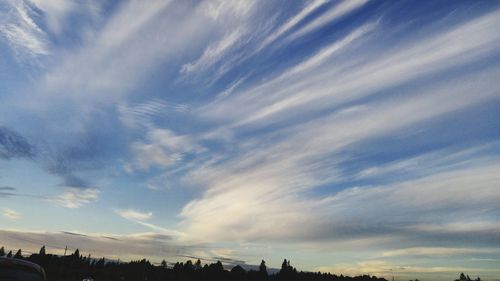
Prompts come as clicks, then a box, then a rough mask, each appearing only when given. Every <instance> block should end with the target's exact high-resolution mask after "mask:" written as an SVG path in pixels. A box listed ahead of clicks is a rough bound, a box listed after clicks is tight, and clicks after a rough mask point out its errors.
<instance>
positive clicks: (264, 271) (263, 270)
mask: <svg viewBox="0 0 500 281" xmlns="http://www.w3.org/2000/svg"><path fill="white" fill-rule="evenodd" d="M259 272H260V273H261V274H264V275H266V276H267V266H266V261H265V260H262V261H261V262H260V265H259Z"/></svg>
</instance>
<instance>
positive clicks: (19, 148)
mask: <svg viewBox="0 0 500 281" xmlns="http://www.w3.org/2000/svg"><path fill="white" fill-rule="evenodd" d="M34 154H35V149H34V147H33V146H32V145H31V144H30V143H29V142H28V141H27V140H26V139H25V138H24V137H23V136H21V135H19V134H18V133H17V132H15V131H13V130H11V129H9V128H7V127H3V126H0V159H12V158H31V157H33V156H34Z"/></svg>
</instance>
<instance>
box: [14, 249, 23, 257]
mask: <svg viewBox="0 0 500 281" xmlns="http://www.w3.org/2000/svg"><path fill="white" fill-rule="evenodd" d="M14 258H16V259H22V258H23V254H22V252H21V249H19V250H17V252H16V254H15V255H14Z"/></svg>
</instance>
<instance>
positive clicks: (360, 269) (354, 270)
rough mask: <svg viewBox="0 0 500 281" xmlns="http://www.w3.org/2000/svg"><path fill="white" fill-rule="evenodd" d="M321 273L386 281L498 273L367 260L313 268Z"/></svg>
mask: <svg viewBox="0 0 500 281" xmlns="http://www.w3.org/2000/svg"><path fill="white" fill-rule="evenodd" d="M316 270H317V271H321V272H331V273H335V274H344V275H349V276H354V275H364V274H367V275H375V276H378V277H385V278H386V279H391V278H392V277H393V276H397V277H399V278H406V277H408V276H413V278H414V277H415V275H420V276H422V275H425V274H434V275H433V276H436V275H435V274H436V273H440V274H443V273H448V274H446V275H444V276H441V278H446V277H448V278H449V277H450V275H449V274H450V273H451V274H456V275H457V276H458V274H459V273H460V272H477V273H481V276H485V275H488V276H491V275H494V274H497V273H498V272H499V271H498V270H497V269H488V268H471V267H458V266H456V267H453V266H418V265H406V264H401V263H390V262H387V261H383V260H370V261H369V260H367V261H360V262H356V263H352V264H345V263H344V264H338V265H335V266H322V267H317V268H315V271H316Z"/></svg>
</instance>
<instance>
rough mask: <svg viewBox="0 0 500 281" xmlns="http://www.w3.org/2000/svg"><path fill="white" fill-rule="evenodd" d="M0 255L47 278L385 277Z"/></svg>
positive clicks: (260, 280)
mask: <svg viewBox="0 0 500 281" xmlns="http://www.w3.org/2000/svg"><path fill="white" fill-rule="evenodd" d="M0 256H3V257H8V258H17V259H23V260H27V261H31V262H34V263H36V264H38V265H40V266H42V267H43V268H44V269H45V273H46V275H47V281H63V280H64V281H73V280H83V279H86V278H91V279H94V280H100V281H105V280H106V281H115V280H116V281H142V280H144V281H168V280H172V281H174V280H175V281H195V280H196V281H199V280H206V281H240V280H241V281H299V280H300V281H387V279H385V278H379V277H375V276H369V275H361V276H356V277H350V276H344V275H335V274H331V273H321V272H304V271H297V269H296V268H294V267H293V266H291V265H290V261H288V260H286V259H285V260H284V261H283V263H282V265H281V269H280V270H279V271H278V272H277V273H274V274H269V273H268V269H267V266H266V262H265V261H264V260H262V262H261V263H260V266H259V267H258V269H255V270H254V269H250V270H245V269H244V268H243V267H242V266H240V265H236V266H234V267H232V268H231V269H230V270H226V269H225V268H224V266H223V264H222V262H220V261H217V262H215V263H211V264H202V263H201V260H200V259H198V260H197V261H196V262H194V263H193V262H192V261H191V260H188V261H186V262H177V263H175V264H173V266H169V265H168V264H167V262H166V261H165V260H163V261H162V262H161V263H160V264H159V265H154V264H152V263H151V262H150V261H148V260H146V259H142V260H134V261H130V262H120V261H115V260H106V259H105V258H99V259H96V258H93V257H92V256H91V255H88V256H82V255H81V254H80V251H79V250H78V249H76V250H75V252H74V253H72V254H70V255H63V256H61V255H54V254H48V253H46V251H45V246H43V247H42V248H41V249H40V251H39V252H38V253H33V254H31V255H29V256H27V257H25V256H23V254H22V251H21V249H19V250H18V251H17V252H16V253H15V254H13V253H12V251H9V252H8V253H6V252H5V248H4V247H1V248H0ZM417 280H418V279H417ZM417 280H415V281H417ZM455 281H481V279H480V278H479V277H478V278H477V279H475V280H471V279H470V278H469V276H468V275H467V276H466V275H464V274H463V273H462V274H461V275H460V278H459V279H457V280H455Z"/></svg>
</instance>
